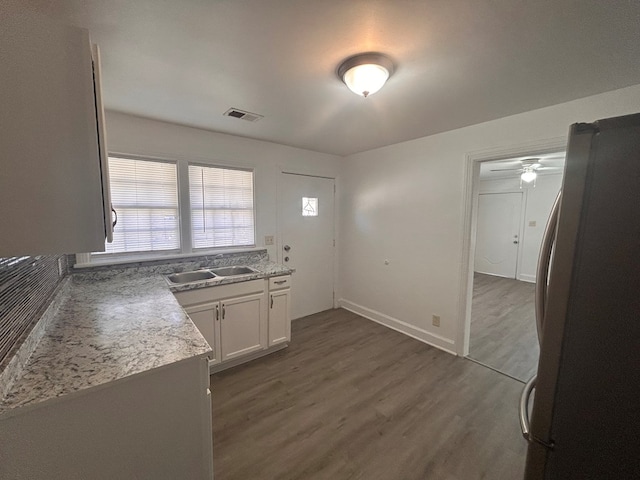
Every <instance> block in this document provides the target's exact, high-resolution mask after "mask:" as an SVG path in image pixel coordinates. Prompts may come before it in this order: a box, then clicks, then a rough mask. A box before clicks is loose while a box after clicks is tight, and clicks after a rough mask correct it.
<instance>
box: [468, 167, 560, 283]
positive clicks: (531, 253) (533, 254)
mask: <svg viewBox="0 0 640 480" xmlns="http://www.w3.org/2000/svg"><path fill="white" fill-rule="evenodd" d="M561 186H562V174H557V175H538V178H537V179H536V186H535V187H532V186H526V185H525V186H523V188H522V189H520V178H519V177H512V178H500V179H495V180H481V181H480V183H479V193H504V192H522V194H523V198H522V200H523V202H524V214H523V216H522V218H521V219H520V221H521V223H522V225H521V228H520V231H521V232H522V238H521V239H520V248H519V249H518V267H517V273H516V277H517V279H518V280H523V281H526V282H535V281H536V266H537V264H538V254H539V253H540V243H541V242H542V234H543V233H544V227H545V225H546V223H547V219H548V218H549V214H550V213H551V207H552V206H553V201H554V200H555V198H556V195H557V194H558V192H559V191H560V187H561ZM531 222H535V225H530V223H531Z"/></svg>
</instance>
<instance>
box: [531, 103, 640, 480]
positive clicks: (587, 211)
mask: <svg viewBox="0 0 640 480" xmlns="http://www.w3.org/2000/svg"><path fill="white" fill-rule="evenodd" d="M549 265H550V267H549ZM537 282H538V283H537V287H536V290H537V291H536V316H537V321H538V336H539V340H540V360H539V363H538V374H537V377H534V378H532V379H531V380H530V381H529V382H528V383H527V385H526V386H525V388H524V391H523V395H522V398H521V401H520V422H521V427H522V430H523V435H524V436H525V438H526V439H527V440H528V441H529V446H528V452H527V463H526V470H525V479H526V480H540V479H562V480H565V479H580V480H584V479H607V480H608V479H611V480H626V479H640V114H636V115H628V116H624V117H617V118H609V119H605V120H599V121H597V122H594V123H589V124H585V123H579V124H575V125H572V126H571V130H570V136H569V143H568V148H567V158H566V164H565V175H564V180H563V186H562V190H561V194H560V195H559V198H558V199H557V201H556V205H555V206H554V209H553V211H552V214H551V217H550V218H549V222H548V224H547V231H546V233H545V237H544V240H543V243H542V249H541V252H540V260H539V265H538V274H537ZM529 409H530V410H531V415H529ZM529 420H530V421H529Z"/></svg>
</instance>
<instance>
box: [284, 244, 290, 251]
mask: <svg viewBox="0 0 640 480" xmlns="http://www.w3.org/2000/svg"><path fill="white" fill-rule="evenodd" d="M283 248H284V251H285V252H288V251H289V250H291V247H290V246H289V245H285V246H284V247H283Z"/></svg>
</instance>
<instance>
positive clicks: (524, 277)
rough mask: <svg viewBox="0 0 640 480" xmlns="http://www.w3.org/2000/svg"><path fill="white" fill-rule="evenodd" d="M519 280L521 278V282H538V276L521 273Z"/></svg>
mask: <svg viewBox="0 0 640 480" xmlns="http://www.w3.org/2000/svg"><path fill="white" fill-rule="evenodd" d="M518 280H520V281H521V282H529V283H536V276H535V275H527V274H526V273H521V274H520V275H518Z"/></svg>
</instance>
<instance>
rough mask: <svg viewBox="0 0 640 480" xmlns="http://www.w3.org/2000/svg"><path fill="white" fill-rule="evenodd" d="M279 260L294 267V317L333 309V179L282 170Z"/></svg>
mask: <svg viewBox="0 0 640 480" xmlns="http://www.w3.org/2000/svg"><path fill="white" fill-rule="evenodd" d="M280 180H281V181H280V184H281V185H280V200H279V209H278V210H279V212H278V223H279V243H278V246H279V260H280V262H281V263H283V264H285V265H287V266H289V267H291V268H295V270H296V271H295V273H294V274H293V277H292V281H291V317H292V318H294V319H295V318H300V317H304V316H306V315H311V314H313V313H317V312H322V311H323V310H329V309H331V308H333V255H334V253H333V252H334V234H333V202H334V179H332V178H323V177H311V176H307V175H296V174H289V173H282V174H281V176H280Z"/></svg>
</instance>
